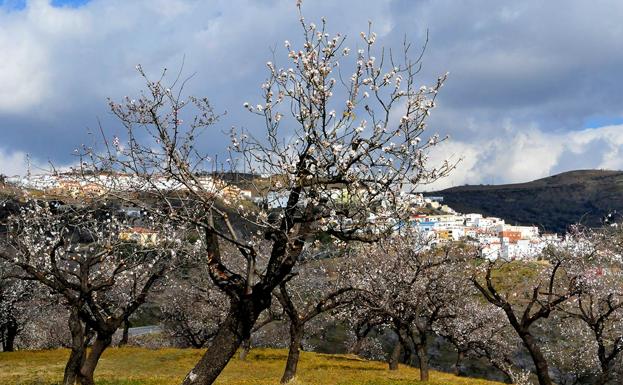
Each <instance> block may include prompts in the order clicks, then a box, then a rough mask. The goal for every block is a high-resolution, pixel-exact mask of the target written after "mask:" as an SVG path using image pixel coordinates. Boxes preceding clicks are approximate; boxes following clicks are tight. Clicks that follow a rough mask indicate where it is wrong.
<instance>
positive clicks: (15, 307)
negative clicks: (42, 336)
mask: <svg viewBox="0 0 623 385" xmlns="http://www.w3.org/2000/svg"><path fill="white" fill-rule="evenodd" d="M1 262H2V261H0V272H1V273H2V275H0V347H1V348H2V351H4V352H12V351H14V350H15V340H16V338H17V337H18V335H19V334H20V333H21V331H22V330H23V328H24V326H25V323H26V322H27V318H28V317H27V316H25V315H27V314H28V312H27V311H26V309H24V307H23V306H24V304H25V303H26V302H27V301H29V300H30V299H32V297H33V295H34V293H35V287H34V286H35V285H33V284H32V283H31V282H24V281H21V280H17V279H14V278H8V277H7V276H6V275H5V273H6V272H7V271H8V268H7V266H6V264H3V263H1ZM3 275H5V276H3Z"/></svg>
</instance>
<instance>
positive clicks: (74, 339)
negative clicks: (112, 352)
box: [63, 311, 87, 385]
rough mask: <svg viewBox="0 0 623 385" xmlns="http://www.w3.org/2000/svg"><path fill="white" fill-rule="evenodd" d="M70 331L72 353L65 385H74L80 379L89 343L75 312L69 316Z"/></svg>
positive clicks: (64, 377) (64, 376)
mask: <svg viewBox="0 0 623 385" xmlns="http://www.w3.org/2000/svg"><path fill="white" fill-rule="evenodd" d="M69 330H70V332H71V352H70V353H69V359H68V360H67V364H65V373H64V375H63V385H74V384H75V383H76V381H77V379H78V375H79V373H80V368H81V367H82V365H83V364H84V359H85V354H86V349H87V343H86V341H85V339H86V336H85V330H84V327H83V325H82V322H81V321H80V318H79V317H78V315H77V313H76V312H75V311H72V312H71V313H70V315H69Z"/></svg>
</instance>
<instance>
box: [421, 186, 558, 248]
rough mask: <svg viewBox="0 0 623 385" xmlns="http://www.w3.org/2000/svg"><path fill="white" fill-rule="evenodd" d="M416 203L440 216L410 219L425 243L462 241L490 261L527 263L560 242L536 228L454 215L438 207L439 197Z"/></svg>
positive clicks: (497, 219) (422, 215)
mask: <svg viewBox="0 0 623 385" xmlns="http://www.w3.org/2000/svg"><path fill="white" fill-rule="evenodd" d="M416 202H417V203H418V205H419V206H420V207H422V208H430V209H435V210H437V211H440V212H441V213H439V214H417V215H414V216H413V217H412V224H413V225H415V226H416V227H417V228H418V229H419V230H420V231H421V232H422V233H423V234H424V236H425V237H426V238H427V239H429V240H431V242H438V243H444V242H451V241H465V242H467V243H471V244H475V245H477V246H478V248H479V250H480V252H481V256H482V257H484V258H487V259H490V260H493V259H497V258H502V259H505V260H514V259H530V258H534V257H536V256H537V255H538V254H539V253H540V252H541V251H542V250H543V249H544V248H545V247H546V246H547V245H549V244H554V243H560V242H563V238H562V237H560V236H559V235H557V234H551V233H544V234H541V233H540V231H539V228H538V227H537V226H516V225H511V224H508V223H506V222H505V221H504V219H501V218H496V217H485V216H483V215H481V214H475V213H470V214H462V213H457V212H456V211H454V210H453V209H452V208H450V207H448V206H447V205H443V204H442V202H443V197H424V196H420V197H419V199H416Z"/></svg>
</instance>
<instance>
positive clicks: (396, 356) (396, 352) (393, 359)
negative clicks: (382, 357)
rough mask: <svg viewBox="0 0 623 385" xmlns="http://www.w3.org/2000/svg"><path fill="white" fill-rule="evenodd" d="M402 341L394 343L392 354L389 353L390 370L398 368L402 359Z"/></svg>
mask: <svg viewBox="0 0 623 385" xmlns="http://www.w3.org/2000/svg"><path fill="white" fill-rule="evenodd" d="M401 347H402V343H401V342H400V340H397V341H396V343H395V344H394V348H393V349H392V352H391V354H390V355H389V370H398V361H399V360H400V348H401Z"/></svg>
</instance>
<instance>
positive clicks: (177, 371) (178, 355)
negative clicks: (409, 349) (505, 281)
mask: <svg viewBox="0 0 623 385" xmlns="http://www.w3.org/2000/svg"><path fill="white" fill-rule="evenodd" d="M201 353H202V351H198V350H191V349H160V350H147V349H141V348H111V349H109V350H108V351H106V352H105V353H104V356H103V357H102V360H101V363H100V365H99V366H98V369H97V371H96V372H95V377H96V382H97V384H98V385H169V384H171V385H173V384H175V385H177V384H179V383H180V382H181V380H182V379H183V377H184V375H185V374H186V373H187V372H188V371H189V370H190V368H191V367H192V366H193V365H194V363H196V362H197V361H198V359H199V357H200V355H201ZM67 355H68V351H67V350H49V351H40V352H29V351H22V352H15V353H0V384H2V385H34V384H36V385H52V384H59V383H60V381H61V379H62V373H63V365H64V360H65V359H66V357H67ZM286 355H287V352H286V351H285V350H275V349H256V350H252V351H251V353H250V354H249V357H248V359H247V361H239V360H237V359H235V360H233V361H232V362H230V364H229V365H228V366H227V368H226V369H225V371H224V372H223V373H222V375H221V377H220V378H219V380H218V381H217V384H218V385H273V384H274V385H277V384H279V378H280V377H281V374H282V370H283V366H284V364H285V361H286ZM418 375H419V373H418V370H417V369H414V368H410V367H406V366H401V367H400V369H399V370H398V371H394V372H390V371H389V370H387V364H385V363H383V362H374V361H365V360H361V359H359V358H356V357H354V356H347V355H326V354H316V353H305V352H304V353H303V354H302V356H301V362H300V364H299V376H298V378H297V379H295V381H294V382H293V385H312V384H313V385H407V384H420V382H419V381H416V380H415V379H416V378H418ZM428 384H430V385H442V384H443V385H448V384H457V385H496V384H499V383H496V382H491V381H484V380H478V379H469V378H463V377H455V376H452V375H450V374H445V373H438V372H432V373H431V381H430V382H429V383H428Z"/></svg>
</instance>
